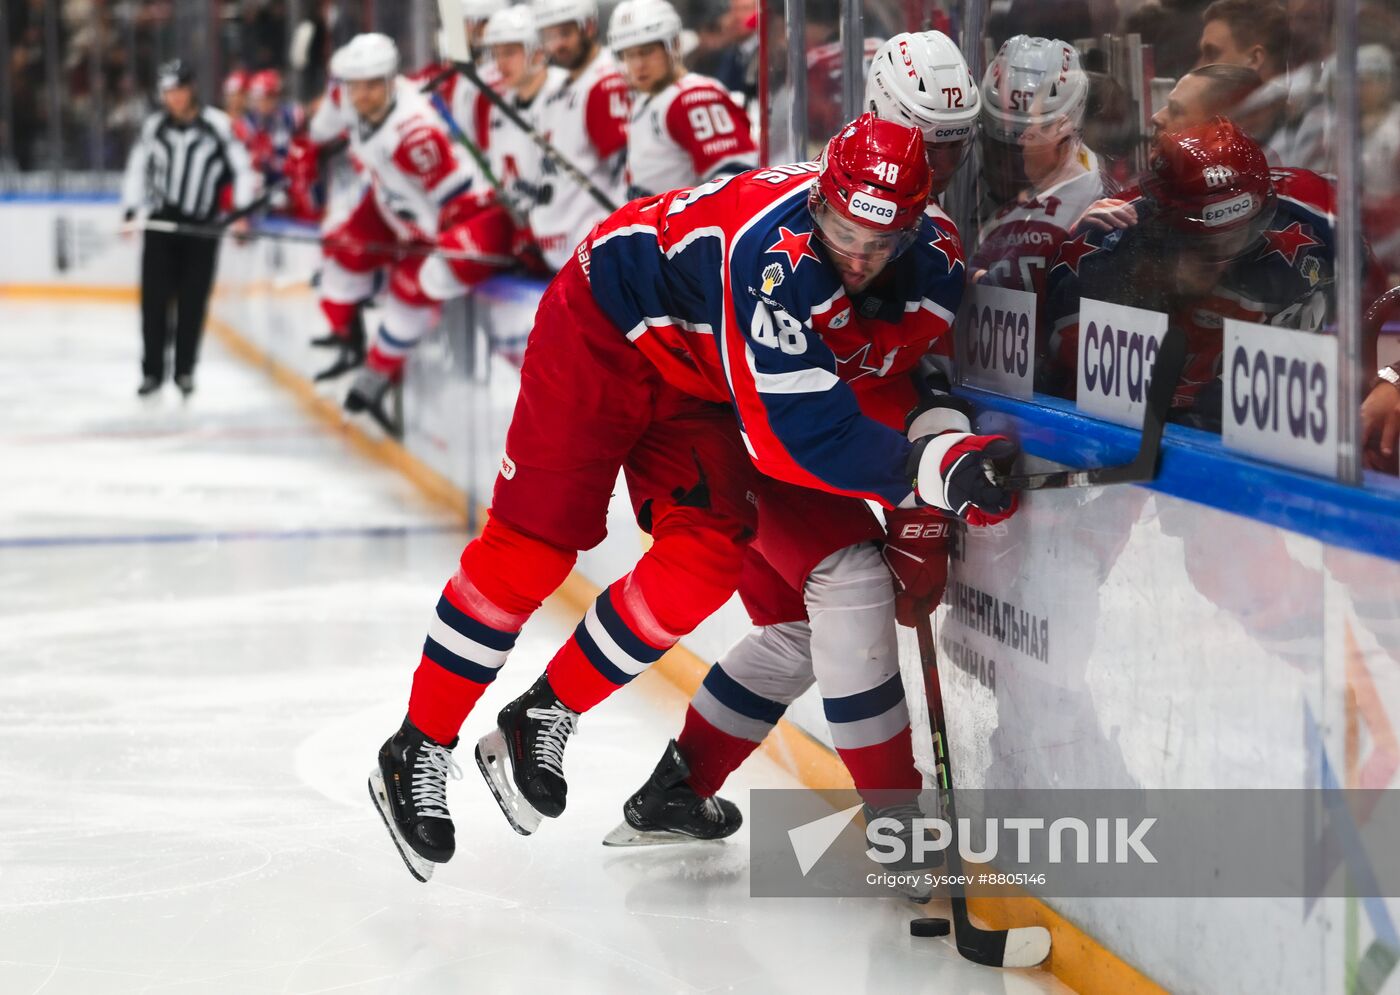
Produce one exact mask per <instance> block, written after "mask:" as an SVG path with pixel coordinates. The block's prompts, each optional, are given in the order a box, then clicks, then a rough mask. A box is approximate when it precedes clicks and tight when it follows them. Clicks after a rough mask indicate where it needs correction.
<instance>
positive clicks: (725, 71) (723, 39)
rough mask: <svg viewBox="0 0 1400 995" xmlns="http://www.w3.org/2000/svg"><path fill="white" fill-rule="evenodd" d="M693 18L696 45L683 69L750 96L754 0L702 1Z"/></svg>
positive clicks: (755, 22) (755, 42)
mask: <svg viewBox="0 0 1400 995" xmlns="http://www.w3.org/2000/svg"><path fill="white" fill-rule="evenodd" d="M696 15H697V16H696V19H695V22H694V23H695V24H696V36H697V38H698V40H699V44H698V45H697V46H696V48H695V50H694V51H693V52H692V53H691V54H690V56H689V57H688V58H687V59H686V66H687V67H688V68H689V69H690V70H691V71H692V72H696V73H699V74H701V75H702V76H709V77H711V78H712V79H714V80H716V81H718V82H719V84H720V85H721V86H723V87H724V88H725V89H726V90H728V91H729V92H730V93H744V94H745V95H746V96H751V94H749V93H748V88H749V63H750V62H751V61H752V60H753V58H754V56H755V55H756V54H757V52H758V36H757V34H755V30H756V28H757V25H758V16H757V6H756V4H755V3H754V0H733V2H731V0H704V2H702V3H701V4H699V5H698V7H697V8H696Z"/></svg>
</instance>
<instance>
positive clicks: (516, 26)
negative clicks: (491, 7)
mask: <svg viewBox="0 0 1400 995" xmlns="http://www.w3.org/2000/svg"><path fill="white" fill-rule="evenodd" d="M481 44H482V45H483V46H484V47H486V48H490V47H491V46H492V45H524V46H525V56H526V58H527V59H528V58H529V57H530V56H532V55H534V54H535V53H536V52H538V51H539V50H540V32H539V28H537V27H536V26H535V15H534V14H533V13H532V12H531V11H530V8H529V7H527V6H525V5H524V4H518V5H516V6H514V7H503V8H502V9H500V10H498V11H496V13H494V14H492V15H491V16H490V17H488V18H487V19H486V30H485V31H484V32H482V35H481Z"/></svg>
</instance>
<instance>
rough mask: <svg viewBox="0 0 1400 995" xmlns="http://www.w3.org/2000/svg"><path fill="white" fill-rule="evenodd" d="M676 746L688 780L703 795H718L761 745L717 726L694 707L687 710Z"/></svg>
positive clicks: (697, 792)
mask: <svg viewBox="0 0 1400 995" xmlns="http://www.w3.org/2000/svg"><path fill="white" fill-rule="evenodd" d="M676 745H677V746H678V747H680V751H681V756H683V757H685V762H686V766H688V767H689V768H690V776H689V777H688V778H686V783H688V784H689V785H690V786H691V787H692V788H694V789H695V792H696V794H698V795H700V796H701V797H704V798H708V797H710V796H711V795H714V794H718V793H719V789H720V788H721V787H723V786H724V782H725V780H726V779H727V778H728V777H729V775H730V774H732V773H734V771H736V770H738V768H739V765H740V764H742V763H743V762H744V761H745V760H747V759H748V758H749V755H750V754H752V753H753V751H754V750H756V749H758V746H759V744H758V743H755V742H754V741H753V740H749V739H741V738H740V737H738V736H731V735H730V734H729V733H727V732H723V731H721V730H719V729H716V728H715V727H714V726H713V725H711V724H710V723H709V722H707V721H706V720H705V717H704V716H703V715H701V714H700V713H699V712H697V711H696V710H695V709H694V707H690V708H687V709H686V710H685V725H684V726H683V727H682V728H681V734H680V735H679V736H677V737H676Z"/></svg>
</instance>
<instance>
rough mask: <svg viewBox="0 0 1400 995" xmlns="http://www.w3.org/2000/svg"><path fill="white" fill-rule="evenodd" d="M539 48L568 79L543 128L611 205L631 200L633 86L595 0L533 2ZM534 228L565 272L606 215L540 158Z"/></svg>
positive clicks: (547, 101)
mask: <svg viewBox="0 0 1400 995" xmlns="http://www.w3.org/2000/svg"><path fill="white" fill-rule="evenodd" d="M530 10H531V12H532V13H533V14H534V15H535V25H536V27H537V28H538V29H539V32H540V44H541V45H543V46H544V50H545V51H546V52H547V53H548V54H549V58H550V61H551V62H552V63H553V64H554V65H556V66H558V67H559V68H561V69H563V70H564V72H565V74H566V75H565V77H564V79H563V81H562V82H561V83H560V85H559V87H558V88H557V89H551V90H550V91H548V92H546V93H545V94H544V95H543V97H542V103H541V104H540V108H539V118H538V130H539V132H540V134H541V135H543V136H544V137H545V138H546V139H548V140H549V142H550V143H551V144H552V145H553V146H554V147H555V148H556V149H558V150H559V152H560V153H561V154H562V155H563V156H564V158H566V159H568V160H569V162H571V163H572V164H573V165H574V166H575V167H576V168H577V169H579V170H580V171H582V173H583V174H584V175H585V176H586V177H588V179H589V181H590V182H591V183H592V184H593V185H594V186H595V187H596V188H597V189H598V190H600V191H602V193H603V194H604V195H605V196H606V197H607V198H608V199H609V200H610V201H611V202H612V203H613V204H615V205H616V204H621V203H622V202H623V201H625V200H626V199H627V196H626V194H627V184H626V179H625V177H624V166H625V160H624V156H625V152H626V148H627V115H628V111H629V103H628V94H627V83H626V82H625V81H624V80H623V78H622V74H621V72H619V70H618V65H617V60H616V59H614V58H613V55H612V53H611V52H609V51H608V50H607V49H606V48H604V47H603V46H602V45H600V44H599V37H598V5H597V3H596V2H595V0H532V2H531V3H530ZM539 168H540V177H539V180H538V183H537V189H536V196H535V200H534V203H533V204H532V205H531V208H530V229H531V231H533V232H534V236H535V242H536V244H538V245H539V248H540V251H541V252H542V253H543V254H544V258H545V261H546V262H547V263H548V264H549V266H550V268H551V269H554V270H558V269H560V268H561V267H563V265H564V263H565V262H567V261H568V259H569V257H570V256H571V255H572V254H573V251H574V246H576V245H578V243H579V240H580V239H582V238H583V237H584V236H585V235H587V234H588V231H589V229H591V228H592V227H593V226H594V225H595V224H597V223H598V222H600V221H602V220H603V219H604V218H605V217H607V214H608V212H607V209H606V208H604V207H603V206H602V205H601V204H599V203H598V201H597V200H595V199H594V198H593V197H592V196H591V195H590V194H589V193H588V191H587V190H585V189H584V188H583V187H582V186H580V185H579V184H578V182H577V181H575V180H574V179H572V178H571V177H569V175H568V174H566V173H564V172H563V171H562V170H560V169H559V168H558V167H557V166H556V165H555V164H554V163H553V162H550V161H549V160H548V159H542V160H541V161H540V163H539Z"/></svg>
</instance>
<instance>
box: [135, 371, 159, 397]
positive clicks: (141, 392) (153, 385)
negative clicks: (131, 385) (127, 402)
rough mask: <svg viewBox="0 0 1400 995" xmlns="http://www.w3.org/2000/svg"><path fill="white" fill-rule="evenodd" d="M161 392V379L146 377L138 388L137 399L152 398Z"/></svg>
mask: <svg viewBox="0 0 1400 995" xmlns="http://www.w3.org/2000/svg"><path fill="white" fill-rule="evenodd" d="M158 390H160V377H153V376H145V377H142V378H141V386H139V387H137V388H136V396H137V397H150V396H151V395H152V394H154V393H155V392H156V391H158Z"/></svg>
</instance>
